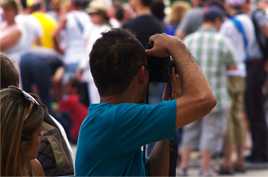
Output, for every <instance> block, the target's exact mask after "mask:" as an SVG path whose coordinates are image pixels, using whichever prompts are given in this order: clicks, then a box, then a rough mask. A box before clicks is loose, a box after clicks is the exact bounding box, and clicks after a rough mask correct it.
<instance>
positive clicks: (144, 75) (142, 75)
mask: <svg viewBox="0 0 268 177" xmlns="http://www.w3.org/2000/svg"><path fill="white" fill-rule="evenodd" d="M148 77H149V74H148V71H147V70H146V69H145V67H144V66H141V67H140V69H139V70H138V72H137V79H138V82H139V83H141V84H144V83H145V82H147V80H148Z"/></svg>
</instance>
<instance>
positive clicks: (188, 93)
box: [146, 34, 216, 127]
mask: <svg viewBox="0 0 268 177" xmlns="http://www.w3.org/2000/svg"><path fill="white" fill-rule="evenodd" d="M150 42H152V43H153V48H151V49H148V50H146V52H147V54H148V55H153V56H157V57H166V56H172V57H173V59H174V62H175V65H176V70H177V73H178V74H179V75H180V78H181V79H182V86H181V87H182V88H181V89H182V95H181V96H180V97H178V98H176V103H177V108H176V127H182V126H184V125H186V124H188V123H190V122H193V121H195V120H198V119H200V118H202V117H203V116H205V115H206V114H208V113H209V112H210V111H211V109H212V108H213V107H214V106H215V105H216V99H215V97H214V96H213V94H212V91H211V89H210V87H209V84H208V81H207V80H206V78H205V77H204V75H203V73H202V71H201V70H200V68H199V66H198V65H197V64H196V63H195V61H194V58H193V57H192V55H191V54H190V52H189V51H188V50H187V49H186V46H185V45H184V44H183V42H182V41H180V40H179V39H178V38H176V37H171V36H168V35H164V34H157V35H153V36H152V37H151V38H150ZM173 89H179V88H173Z"/></svg>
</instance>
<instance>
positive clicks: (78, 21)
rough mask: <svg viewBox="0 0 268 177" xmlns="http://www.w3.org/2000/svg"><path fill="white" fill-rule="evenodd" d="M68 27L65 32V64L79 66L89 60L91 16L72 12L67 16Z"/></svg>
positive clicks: (80, 12)
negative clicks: (83, 61)
mask: <svg viewBox="0 0 268 177" xmlns="http://www.w3.org/2000/svg"><path fill="white" fill-rule="evenodd" d="M66 18H67V22H66V27H65V30H64V32H63V34H62V35H63V39H64V42H63V43H64V45H65V46H64V48H65V54H64V62H65V64H78V63H80V62H81V60H84V59H85V58H88V53H87V42H88V34H89V30H90V27H91V22H90V20H89V16H88V15H87V14H86V13H85V12H82V11H71V12H69V13H68V14H67V17H66Z"/></svg>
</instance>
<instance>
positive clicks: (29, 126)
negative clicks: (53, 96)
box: [0, 86, 48, 176]
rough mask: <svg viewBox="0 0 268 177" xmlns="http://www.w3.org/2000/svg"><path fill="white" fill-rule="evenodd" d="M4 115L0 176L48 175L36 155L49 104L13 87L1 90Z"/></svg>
mask: <svg viewBox="0 0 268 177" xmlns="http://www.w3.org/2000/svg"><path fill="white" fill-rule="evenodd" d="M0 115H1V116H0V119H1V124H0V132H1V151H0V152H1V170H0V176H44V172H43V169H42V167H41V165H40V163H39V161H38V160H37V159H36V156H37V153H38V146H39V144H40V140H41V124H42V122H43V120H44V118H45V117H46V116H48V113H47V109H46V107H45V106H43V105H42V104H41V103H39V102H38V101H36V99H34V98H33V97H32V96H31V95H30V94H28V93H26V92H24V91H22V90H20V89H18V88H16V87H13V86H12V87H9V88H7V89H3V90H1V91H0Z"/></svg>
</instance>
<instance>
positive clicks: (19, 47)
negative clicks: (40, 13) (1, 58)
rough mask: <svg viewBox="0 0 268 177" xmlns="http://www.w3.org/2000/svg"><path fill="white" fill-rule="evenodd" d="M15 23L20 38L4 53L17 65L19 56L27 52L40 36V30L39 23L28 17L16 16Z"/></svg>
mask: <svg viewBox="0 0 268 177" xmlns="http://www.w3.org/2000/svg"><path fill="white" fill-rule="evenodd" d="M15 21H16V24H17V26H18V28H19V30H20V32H21V37H20V39H19V40H18V42H17V43H16V44H15V45H14V46H13V47H12V48H9V49H8V50H6V51H5V53H6V54H7V55H8V56H9V57H10V58H12V59H14V60H15V61H16V62H17V64H19V62H20V57H21V55H23V54H24V53H26V52H28V51H29V50H30V49H31V48H32V46H33V44H34V42H35V41H36V39H37V38H38V37H40V36H41V35H42V28H41V26H40V24H39V22H38V21H37V20H36V19H34V18H33V17H32V16H30V15H26V14H21V15H17V16H16V18H15Z"/></svg>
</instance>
